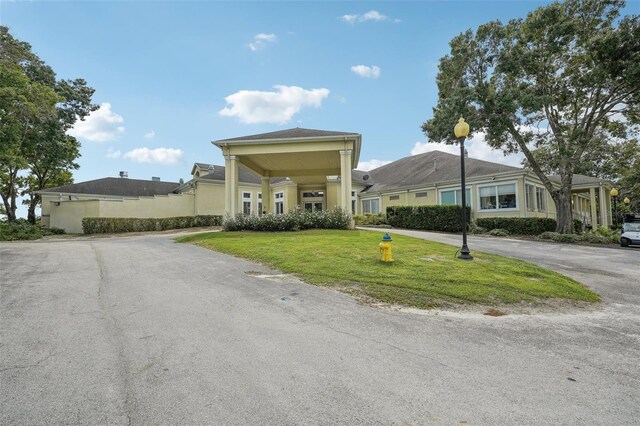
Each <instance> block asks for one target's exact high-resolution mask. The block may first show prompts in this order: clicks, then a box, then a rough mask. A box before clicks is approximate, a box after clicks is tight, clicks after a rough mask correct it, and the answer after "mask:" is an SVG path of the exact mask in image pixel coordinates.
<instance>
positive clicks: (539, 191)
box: [536, 187, 547, 211]
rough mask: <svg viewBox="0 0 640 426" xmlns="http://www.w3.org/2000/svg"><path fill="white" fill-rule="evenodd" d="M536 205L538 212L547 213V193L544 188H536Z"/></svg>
mask: <svg viewBox="0 0 640 426" xmlns="http://www.w3.org/2000/svg"><path fill="white" fill-rule="evenodd" d="M536 203H538V211H547V191H545V189H544V188H538V187H536Z"/></svg>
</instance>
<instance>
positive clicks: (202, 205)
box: [195, 182, 224, 216]
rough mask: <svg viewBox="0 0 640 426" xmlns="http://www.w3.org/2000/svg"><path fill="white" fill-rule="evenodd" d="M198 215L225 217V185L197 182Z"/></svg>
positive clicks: (196, 201)
mask: <svg viewBox="0 0 640 426" xmlns="http://www.w3.org/2000/svg"><path fill="white" fill-rule="evenodd" d="M195 214H196V215H208V214H212V215H221V216H223V215H224V183H208V182H207V183H203V182H196V187H195Z"/></svg>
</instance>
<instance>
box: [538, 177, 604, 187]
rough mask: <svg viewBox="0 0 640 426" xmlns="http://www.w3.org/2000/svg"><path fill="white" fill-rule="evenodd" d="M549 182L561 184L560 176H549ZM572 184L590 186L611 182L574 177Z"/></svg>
mask: <svg viewBox="0 0 640 426" xmlns="http://www.w3.org/2000/svg"><path fill="white" fill-rule="evenodd" d="M549 180H550V181H552V182H560V176H558V175H553V176H549ZM571 182H572V184H573V185H588V184H593V183H600V182H609V181H608V180H606V179H600V178H595V177H591V176H585V175H573V178H572V180H571Z"/></svg>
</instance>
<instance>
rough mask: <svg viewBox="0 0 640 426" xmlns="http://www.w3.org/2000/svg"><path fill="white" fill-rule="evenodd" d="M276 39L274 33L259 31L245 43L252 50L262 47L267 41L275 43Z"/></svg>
mask: <svg viewBox="0 0 640 426" xmlns="http://www.w3.org/2000/svg"><path fill="white" fill-rule="evenodd" d="M276 40H278V37H276V35H275V34H265V33H260V34H256V35H255V36H253V41H252V42H251V43H249V44H247V47H249V49H251V50H252V51H254V52H255V51H256V50H260V49H263V48H264V47H265V46H266V45H267V44H269V43H275V42H276Z"/></svg>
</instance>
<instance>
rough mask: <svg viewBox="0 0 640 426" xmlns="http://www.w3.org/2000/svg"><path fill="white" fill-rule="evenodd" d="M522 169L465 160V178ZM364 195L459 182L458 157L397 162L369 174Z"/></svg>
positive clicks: (442, 154)
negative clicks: (439, 183)
mask: <svg viewBox="0 0 640 426" xmlns="http://www.w3.org/2000/svg"><path fill="white" fill-rule="evenodd" d="M522 170H523V169H521V168H518V167H512V166H505V165H503V164H498V163H492V162H489V161H483V160H476V159H474V158H468V157H467V158H466V159H465V172H466V177H467V178H474V177H479V176H490V175H492V174H498V173H507V172H517V171H522ZM369 175H370V179H369V180H368V184H369V185H372V186H371V187H370V188H367V189H366V190H365V191H367V192H377V191H386V190H391V189H397V188H406V187H410V186H418V185H431V184H434V183H438V182H448V181H453V180H456V179H460V156H458V155H453V154H448V153H446V152H442V151H432V152H427V153H425V154H418V155H412V156H410V157H405V158H401V159H399V160H397V161H394V162H392V163H389V164H385V165H384V166H381V167H378V168H377V169H373V170H371V171H369Z"/></svg>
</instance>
